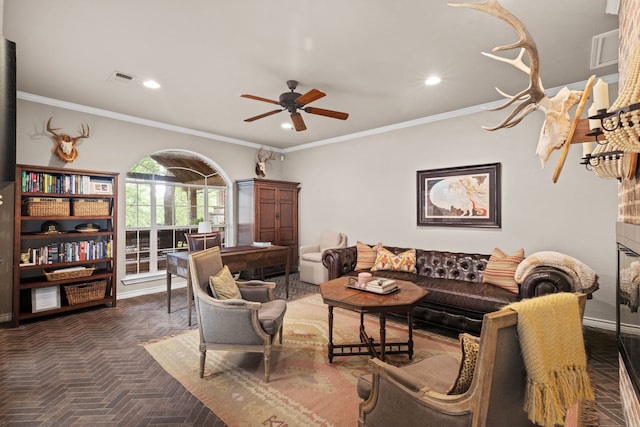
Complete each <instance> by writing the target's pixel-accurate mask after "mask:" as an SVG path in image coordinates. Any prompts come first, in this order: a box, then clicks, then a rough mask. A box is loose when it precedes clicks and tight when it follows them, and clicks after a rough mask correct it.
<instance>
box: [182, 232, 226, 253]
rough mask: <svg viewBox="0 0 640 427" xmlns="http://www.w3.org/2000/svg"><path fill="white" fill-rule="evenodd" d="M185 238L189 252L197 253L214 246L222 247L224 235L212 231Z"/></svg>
mask: <svg viewBox="0 0 640 427" xmlns="http://www.w3.org/2000/svg"><path fill="white" fill-rule="evenodd" d="M184 236H185V237H186V238H187V247H188V248H189V252H197V251H201V250H203V249H208V248H212V247H214V246H217V247H219V248H221V247H222V233H220V232H219V231H212V232H210V233H187V234H185V235H184Z"/></svg>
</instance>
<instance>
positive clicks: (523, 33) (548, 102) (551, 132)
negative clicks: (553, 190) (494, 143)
mask: <svg viewBox="0 0 640 427" xmlns="http://www.w3.org/2000/svg"><path fill="white" fill-rule="evenodd" d="M449 6H453V7H465V8H469V9H476V10H480V11H482V12H486V13H488V14H490V15H492V16H495V17H497V18H500V19H502V20H503V21H505V22H506V23H507V24H509V25H511V26H512V27H513V28H514V29H515V30H516V32H517V33H518V35H519V36H520V38H519V40H518V41H517V42H515V43H512V44H508V45H502V46H496V47H494V48H493V49H492V50H493V52H497V51H501V50H511V49H516V48H521V50H520V54H519V55H518V57H517V58H515V59H508V58H504V57H501V56H497V55H493V54H489V53H485V52H482V53H483V55H485V56H488V57H489V58H492V59H495V60H497V61H500V62H504V63H507V64H510V65H512V66H514V67H515V68H516V69H518V70H520V71H522V72H524V73H525V74H527V75H529V78H530V81H529V86H528V87H527V88H526V89H524V90H522V91H521V92H519V93H517V94H516V95H508V94H506V93H504V92H502V91H501V90H500V89H498V88H496V90H497V91H498V93H500V95H502V96H504V97H505V98H508V100H507V101H506V102H505V103H504V104H502V105H500V106H498V107H496V108H492V109H491V111H497V110H503V109H505V108H507V107H509V106H511V105H512V104H514V103H515V102H516V101H522V102H521V103H520V104H518V105H517V106H516V107H515V108H514V109H513V110H512V111H511V113H510V114H509V115H508V116H507V118H505V119H504V120H503V121H502V122H501V123H500V124H498V125H497V126H494V127H486V126H483V128H484V129H486V130H491V131H493V130H497V129H502V128H510V127H513V126H515V125H517V124H518V123H520V121H521V120H522V119H523V118H524V117H525V116H526V115H528V114H529V113H531V112H532V111H535V110H540V111H542V112H543V113H544V115H545V119H544V123H543V125H542V129H541V130H540V137H539V139H538V146H537V148H536V154H537V155H538V157H539V158H540V164H541V165H542V167H543V168H544V166H545V164H546V162H547V160H548V159H549V156H550V155H551V152H552V151H553V150H556V149H558V148H560V147H562V146H563V145H564V144H565V142H567V137H568V134H569V131H570V128H571V122H572V119H571V116H570V114H569V110H570V109H571V107H573V106H574V105H575V104H576V103H578V101H580V98H581V96H582V91H576V90H570V89H568V88H566V87H565V88H562V89H561V90H560V91H559V92H558V93H557V94H556V95H555V96H553V97H552V98H549V97H547V95H546V94H545V93H544V88H543V86H542V80H541V79H540V57H539V55H538V48H537V46H536V43H535V42H534V40H533V38H532V37H531V34H529V31H527V29H526V28H525V26H524V24H523V23H522V21H520V20H519V19H518V18H517V17H516V16H514V15H513V14H512V13H511V12H509V11H508V10H506V9H505V8H504V7H502V6H501V5H500V4H499V3H498V0H487V1H485V2H484V3H449ZM525 52H526V53H527V55H528V57H529V64H530V66H527V65H526V64H525V63H524V62H523V61H522V57H523V55H524V53H525ZM567 143H570V141H569V142H567Z"/></svg>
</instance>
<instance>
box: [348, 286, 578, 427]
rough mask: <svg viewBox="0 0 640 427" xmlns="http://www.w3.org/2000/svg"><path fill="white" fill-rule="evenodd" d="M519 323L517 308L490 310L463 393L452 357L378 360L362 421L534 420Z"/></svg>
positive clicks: (379, 425) (361, 390)
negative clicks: (527, 402)
mask: <svg viewBox="0 0 640 427" xmlns="http://www.w3.org/2000/svg"><path fill="white" fill-rule="evenodd" d="M578 301H579V304H580V312H581V314H583V313H584V305H585V302H586V296H585V295H584V294H582V295H580V296H579V298H578ZM517 322H518V314H517V313H516V312H515V311H512V310H502V311H496V312H492V313H489V314H486V315H485V317H484V323H483V325H482V332H481V335H480V346H479V351H478V358H477V362H476V366H475V373H474V374H473V379H472V381H471V385H470V387H469V389H468V391H467V392H465V393H462V394H457V395H451V394H446V392H447V390H448V389H449V387H450V386H451V385H452V384H453V383H454V381H455V379H456V377H457V373H458V370H459V365H460V363H459V362H457V360H456V359H455V358H454V357H452V356H448V355H444V354H441V355H436V356H432V357H429V358H427V359H424V360H422V361H420V362H417V363H414V364H411V365H408V366H405V367H402V368H398V367H395V366H392V365H389V364H386V363H385V362H382V361H380V360H378V359H372V360H371V361H370V363H371V365H372V368H373V373H372V375H365V376H363V377H362V378H361V379H360V380H359V382H358V394H359V395H360V397H361V398H364V399H365V400H363V401H362V402H361V403H360V407H359V419H358V425H359V426H360V427H363V426H370V427H374V426H375V427H386V426H390V425H401V426H437V427H446V426H460V427H462V426H482V427H484V426H489V427H491V426H510V427H515V426H532V425H534V424H533V423H532V422H531V421H530V420H529V419H528V416H527V413H526V412H525V411H524V409H523V406H524V397H525V388H526V382H527V373H526V371H525V367H524V366H525V365H524V362H523V359H522V355H521V349H520V342H519V338H518V333H517ZM447 359H451V360H447Z"/></svg>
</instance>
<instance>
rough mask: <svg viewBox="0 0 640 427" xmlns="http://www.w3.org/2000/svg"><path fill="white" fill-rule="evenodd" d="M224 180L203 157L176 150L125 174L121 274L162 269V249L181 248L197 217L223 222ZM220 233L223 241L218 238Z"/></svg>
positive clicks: (217, 225) (221, 227)
mask: <svg viewBox="0 0 640 427" xmlns="http://www.w3.org/2000/svg"><path fill="white" fill-rule="evenodd" d="M226 185H227V183H226V182H225V181H224V179H222V178H221V176H220V174H219V173H218V171H216V170H215V169H214V168H213V167H212V166H211V165H210V164H209V163H208V162H206V161H204V160H203V159H202V158H201V157H199V156H198V155H194V154H191V153H185V152H182V151H163V152H157V153H154V154H153V155H152V156H149V157H146V158H144V159H142V160H141V161H139V162H138V163H137V164H136V165H135V166H134V167H133V168H131V170H129V172H128V173H127V181H126V182H125V186H126V206H125V213H126V218H125V226H126V229H127V245H126V250H127V257H126V259H127V266H126V272H127V274H140V273H146V272H150V273H154V272H157V271H161V270H163V269H165V268H166V254H167V253H169V252H174V251H180V250H186V239H185V237H184V234H185V233H188V232H196V231H197V227H198V222H200V221H210V222H211V223H212V225H213V228H214V230H215V229H218V230H222V231H223V232H224V227H225V225H226V214H227V212H226V208H225V205H226V188H227V187H226ZM224 237H225V236H224V234H223V242H224Z"/></svg>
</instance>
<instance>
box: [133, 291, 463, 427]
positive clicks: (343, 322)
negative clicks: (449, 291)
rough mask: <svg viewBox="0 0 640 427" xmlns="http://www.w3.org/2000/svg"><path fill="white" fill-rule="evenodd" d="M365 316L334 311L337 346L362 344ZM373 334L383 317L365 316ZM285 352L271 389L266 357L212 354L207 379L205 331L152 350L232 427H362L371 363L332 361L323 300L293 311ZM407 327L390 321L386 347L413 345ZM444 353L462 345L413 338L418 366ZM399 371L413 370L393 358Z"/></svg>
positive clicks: (275, 357) (276, 357)
mask: <svg viewBox="0 0 640 427" xmlns="http://www.w3.org/2000/svg"><path fill="white" fill-rule="evenodd" d="M359 319H360V318H359V315H358V314H357V313H353V312H349V311H346V310H341V309H335V310H334V332H333V334H334V335H333V336H334V343H336V344H337V343H340V342H353V341H357V340H358V328H359ZM365 327H366V328H367V331H368V332H369V333H370V334H371V335H373V336H374V337H375V338H377V333H378V330H379V323H378V319H377V317H373V316H371V317H370V316H366V317H365ZM283 335H284V337H283V338H284V339H283V344H282V346H279V345H277V346H274V350H273V352H272V356H271V379H270V382H269V383H265V382H264V365H263V362H262V354H259V353H239V352H223V351H208V352H207V359H206V365H205V376H204V378H200V377H199V374H198V370H199V357H200V353H199V350H198V345H199V337H198V331H197V330H192V331H188V332H186V333H183V334H180V335H176V336H173V337H170V338H167V339H163V340H159V341H156V342H152V343H147V344H145V348H146V349H147V351H148V352H149V353H150V354H151V355H152V356H153V358H154V359H155V360H156V361H158V363H160V365H161V366H162V367H163V368H164V369H165V370H166V371H167V372H168V373H169V374H171V375H172V376H173V377H174V378H176V379H177V380H178V381H179V382H180V383H181V384H182V385H184V387H185V388H186V389H187V390H189V391H190V392H191V393H192V394H193V395H194V396H196V397H197V398H198V399H199V400H200V401H202V402H203V403H204V404H205V405H206V406H207V407H208V408H210V409H211V410H212V411H213V412H214V413H215V414H216V415H218V417H220V418H221V419H222V420H223V421H224V422H225V423H226V424H228V425H230V426H233V427H235V426H262V425H266V426H288V427H296V426H345V427H352V426H356V425H357V420H358V403H359V402H360V399H359V398H358V396H357V393H356V383H357V381H358V378H359V377H360V375H362V374H364V373H366V372H367V366H368V360H369V358H368V357H367V356H339V357H335V358H334V359H333V363H329V362H328V357H327V339H328V324H327V306H326V305H325V304H324V303H323V302H322V299H321V297H320V295H318V294H316V295H310V296H308V297H304V298H301V299H298V300H295V301H291V302H289V303H288V305H287V313H286V315H285V323H284V334H283ZM406 338H407V326H406V324H402V323H401V322H394V321H389V320H388V321H387V342H390V341H393V340H398V341H406ZM443 352H447V353H451V354H453V355H454V356H456V357H458V358H459V349H458V342H457V340H453V339H451V338H448V337H442V336H439V335H436V334H430V333H428V332H424V331H414V355H413V362H415V361H419V360H422V359H424V358H425V357H430V356H432V355H435V354H440V353H443ZM387 361H388V362H390V363H393V364H395V365H402V364H406V363H411V361H409V360H408V357H407V356H406V355H391V356H388V357H387Z"/></svg>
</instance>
